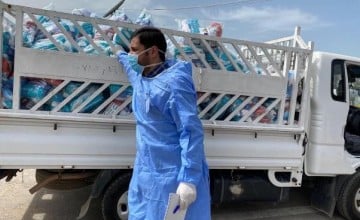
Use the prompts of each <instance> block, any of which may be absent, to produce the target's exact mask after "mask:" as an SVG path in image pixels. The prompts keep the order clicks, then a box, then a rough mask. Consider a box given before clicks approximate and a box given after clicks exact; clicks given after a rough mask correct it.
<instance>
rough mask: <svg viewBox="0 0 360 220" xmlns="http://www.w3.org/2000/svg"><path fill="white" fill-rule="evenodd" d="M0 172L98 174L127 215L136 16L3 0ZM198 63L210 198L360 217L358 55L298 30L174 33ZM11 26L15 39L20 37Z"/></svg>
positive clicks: (174, 46)
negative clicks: (329, 48)
mask: <svg viewBox="0 0 360 220" xmlns="http://www.w3.org/2000/svg"><path fill="white" fill-rule="evenodd" d="M0 7H1V16H0V19H1V24H3V25H1V26H0V29H1V30H0V32H1V33H3V34H2V35H1V36H0V42H1V41H2V42H4V43H3V44H0V47H1V48H0V49H1V51H2V55H3V62H2V63H1V64H0V65H2V66H1V69H2V77H1V81H0V82H1V83H0V88H1V89H0V91H1V94H0V97H1V100H2V102H1V106H0V107H1V109H0V140H1V141H0V177H5V178H7V179H8V180H10V179H11V177H12V176H13V175H16V173H17V172H18V171H21V170H22V169H36V170H37V172H36V179H37V181H38V184H37V185H36V186H34V187H33V188H32V189H30V192H31V193H34V192H36V190H38V189H39V188H41V187H48V188H55V189H71V188H76V187H82V186H85V185H89V184H92V187H93V190H92V193H91V195H90V196H89V200H88V201H87V203H86V204H84V206H83V208H82V210H81V213H80V217H82V216H84V215H85V213H86V210H87V207H88V206H89V203H90V201H91V199H92V198H95V197H100V196H102V197H103V199H102V213H103V216H104V219H127V211H128V210H127V189H128V184H129V180H130V178H131V172H132V166H133V159H134V153H135V124H134V118H133V114H132V110H131V89H132V88H131V86H130V85H129V82H128V80H127V78H126V76H125V74H124V73H123V72H122V68H121V66H120V65H119V64H118V62H117V61H116V59H115V56H114V54H115V53H116V51H118V50H119V49H123V50H127V49H128V48H127V46H128V45H129V36H130V34H131V32H132V31H134V30H135V29H137V28H139V26H138V25H135V24H131V23H125V22H120V21H112V20H108V19H101V18H90V17H85V16H79V15H72V14H67V13H60V12H55V11H47V10H41V9H35V8H29V7H22V6H16V5H8V4H5V3H2V2H1V3H0ZM162 31H163V32H164V34H165V35H166V38H167V40H168V42H169V51H168V53H169V56H173V57H176V58H179V59H180V58H181V59H184V60H187V61H189V62H192V63H193V79H194V83H195V85H196V88H197V91H198V101H197V105H198V109H199V117H200V118H201V119H202V123H203V126H204V130H205V151H206V157H207V161H208V163H209V167H210V178H211V194H212V202H213V203H214V204H216V203H223V202H231V201H248V200H252V201H255V200H271V201H286V199H287V197H288V192H289V189H290V188H291V187H302V186H307V187H312V189H313V196H312V205H313V206H314V207H316V208H318V209H320V210H322V211H324V212H326V213H328V214H329V215H330V216H332V215H333V213H334V211H335V210H338V211H339V213H340V214H341V215H343V216H344V217H345V218H346V219H360V197H359V193H360V173H358V172H357V170H358V168H359V166H360V158H359V155H360V141H359V140H360V138H359V137H358V135H359V134H358V133H359V132H357V130H360V129H359V128H357V126H359V123H358V119H357V107H360V106H359V104H360V97H359V89H360V84H359V83H360V58H355V57H350V56H343V55H339V54H332V53H324V52H313V44H312V43H311V42H309V43H305V42H304V41H303V40H302V38H301V37H300V29H299V28H296V30H295V34H294V35H292V36H290V37H285V38H282V39H278V40H274V41H270V42H266V43H259V42H250V41H243V40H235V39H227V38H219V37H214V36H206V35H200V34H190V33H186V32H181V31H175V30H169V29H162ZM12 36H14V37H15V40H14V43H11V42H12V41H11V39H12Z"/></svg>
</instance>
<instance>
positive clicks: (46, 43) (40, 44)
mask: <svg viewBox="0 0 360 220" xmlns="http://www.w3.org/2000/svg"><path fill="white" fill-rule="evenodd" d="M53 38H54V39H55V40H56V42H58V43H59V44H60V45H61V46H62V47H63V48H64V50H65V51H73V47H72V45H71V43H70V42H69V41H68V40H67V39H66V36H65V35H64V34H62V33H61V34H54V35H53ZM32 48H34V49H39V50H58V48H57V47H56V46H55V45H54V44H53V43H52V42H51V40H49V39H41V40H38V41H36V42H35V43H34V45H33V46H32Z"/></svg>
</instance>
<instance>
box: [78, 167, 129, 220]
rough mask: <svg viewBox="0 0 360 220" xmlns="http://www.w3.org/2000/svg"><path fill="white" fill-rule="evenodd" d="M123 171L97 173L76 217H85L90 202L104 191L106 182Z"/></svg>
mask: <svg viewBox="0 0 360 220" xmlns="http://www.w3.org/2000/svg"><path fill="white" fill-rule="evenodd" d="M121 172H123V171H122V170H102V171H101V172H100V173H99V175H98V176H97V177H96V180H95V182H94V184H93V185H92V188H91V193H90V196H89V198H88V199H87V200H86V202H85V203H84V204H83V205H82V206H81V209H80V213H79V216H78V217H77V219H82V218H83V217H85V215H86V213H87V211H88V210H89V207H90V203H91V201H92V199H95V198H98V197H100V196H101V194H102V193H103V192H104V190H105V188H106V187H107V186H108V184H109V183H110V182H111V181H112V180H113V178H114V177H115V176H117V175H118V174H119V173H121Z"/></svg>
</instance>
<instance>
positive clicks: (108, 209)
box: [101, 173, 131, 220]
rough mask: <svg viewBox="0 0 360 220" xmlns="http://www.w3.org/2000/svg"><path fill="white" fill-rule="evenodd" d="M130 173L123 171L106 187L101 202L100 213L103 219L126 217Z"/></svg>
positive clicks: (119, 219)
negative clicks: (123, 172)
mask: <svg viewBox="0 0 360 220" xmlns="http://www.w3.org/2000/svg"><path fill="white" fill-rule="evenodd" d="M130 179H131V173H125V174H122V175H120V176H119V177H117V178H116V179H115V180H114V181H113V182H112V183H110V185H109V186H108V188H107V189H106V191H105V193H104V197H103V200H102V204H101V209H102V214H103V217H104V219H105V220H110V219H111V220H113V219H116V220H125V219H128V214H129V210H128V201H127V200H128V189H129V183H130Z"/></svg>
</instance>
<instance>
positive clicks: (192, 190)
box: [176, 182, 196, 210]
mask: <svg viewBox="0 0 360 220" xmlns="http://www.w3.org/2000/svg"><path fill="white" fill-rule="evenodd" d="M176 194H178V195H179V196H180V210H184V209H187V208H188V207H189V205H190V204H191V203H193V202H194V201H195V200H196V187H195V185H194V184H191V183H185V182H181V183H180V184H179V186H178V188H177V190H176Z"/></svg>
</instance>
